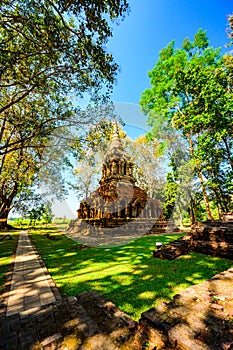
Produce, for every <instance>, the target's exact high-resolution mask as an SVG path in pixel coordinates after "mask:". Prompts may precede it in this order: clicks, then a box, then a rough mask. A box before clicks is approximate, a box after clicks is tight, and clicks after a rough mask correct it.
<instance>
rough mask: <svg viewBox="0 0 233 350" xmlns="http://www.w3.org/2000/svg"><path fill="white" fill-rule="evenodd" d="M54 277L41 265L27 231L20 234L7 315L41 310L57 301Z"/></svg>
mask: <svg viewBox="0 0 233 350" xmlns="http://www.w3.org/2000/svg"><path fill="white" fill-rule="evenodd" d="M51 284H52V279H51V277H50V276H49V274H48V272H47V270H46V269H45V268H44V267H42V266H41V264H40V262H39V257H38V255H37V254H36V253H35V251H34V249H33V247H32V244H31V241H30V239H29V237H28V234H27V232H25V231H24V232H21V233H20V234H19V241H18V247H17V252H16V258H15V265H14V271H13V276H12V281H11V289H10V291H9V293H8V295H6V297H7V298H8V303H7V316H10V315H14V314H17V313H24V314H26V313H27V314H28V313H30V312H33V311H35V310H39V309H40V307H41V306H42V305H47V304H50V303H53V302H55V300H56V299H55V296H54V294H53V291H52V289H51Z"/></svg>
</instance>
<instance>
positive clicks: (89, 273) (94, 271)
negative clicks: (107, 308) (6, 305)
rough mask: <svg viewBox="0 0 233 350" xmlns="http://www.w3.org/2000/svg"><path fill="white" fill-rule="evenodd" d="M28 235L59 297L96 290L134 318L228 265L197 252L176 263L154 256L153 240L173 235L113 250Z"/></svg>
mask: <svg viewBox="0 0 233 350" xmlns="http://www.w3.org/2000/svg"><path fill="white" fill-rule="evenodd" d="M30 235H31V238H32V240H33V242H34V244H35V245H36V247H37V249H38V250H39V253H40V254H41V257H42V259H43V260H44V262H45V264H46V266H47V268H48V269H49V272H50V274H51V275H52V277H53V279H54V281H55V283H56V284H57V286H58V288H59V290H60V292H61V294H62V296H63V297H66V296H71V295H73V296H75V295H77V294H79V293H81V292H83V291H86V290H90V289H94V290H95V291H97V292H98V293H100V294H102V295H103V296H104V297H105V298H106V299H108V300H111V301H112V302H113V303H115V304H116V305H117V306H118V307H119V308H121V309H122V310H123V311H125V312H126V313H128V314H129V315H130V316H131V317H132V318H134V319H135V320H137V319H139V317H140V315H141V313H142V312H143V311H146V310H147V309H149V308H151V307H153V306H156V305H158V304H160V303H161V302H162V301H165V302H168V301H170V300H171V299H172V296H173V295H174V294H176V293H178V292H180V291H182V290H184V289H186V288H187V287H189V286H191V285H192V284H197V283H201V282H203V281H204V280H206V279H208V278H210V277H212V276H214V275H215V274H216V273H219V272H221V271H223V270H226V269H228V268H229V267H230V266H231V265H232V261H230V260H227V259H220V258H217V257H211V256H205V255H202V254H196V253H191V254H188V255H185V256H183V257H180V258H178V259H176V260H175V261H166V260H160V259H155V258H153V257H152V252H153V250H154V247H155V242H156V241H162V242H163V243H168V242H169V241H171V240H174V239H177V238H178V237H180V235H177V234H175V235H174V234H171V235H161V236H144V237H141V238H139V239H137V240H135V241H133V242H131V243H129V244H127V245H123V246H117V247H112V248H93V247H92V248H85V247H83V246H80V245H79V244H78V243H77V242H75V241H72V240H71V239H69V238H67V237H66V236H65V235H64V234H62V233H61V232H57V231H55V230H52V229H50V230H44V231H41V230H32V231H31V232H30Z"/></svg>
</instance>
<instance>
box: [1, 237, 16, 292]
mask: <svg viewBox="0 0 233 350" xmlns="http://www.w3.org/2000/svg"><path fill="white" fill-rule="evenodd" d="M4 234H5V233H4V232H0V235H1V236H2V235H4ZM18 234H19V232H17V231H12V232H11V237H12V239H8V238H5V239H3V240H2V241H0V292H1V290H2V287H3V284H4V276H5V274H6V272H7V270H8V267H9V264H10V263H11V258H12V256H13V253H14V249H15V247H16V243H17V238H18Z"/></svg>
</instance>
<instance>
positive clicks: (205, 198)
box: [188, 134, 213, 220]
mask: <svg viewBox="0 0 233 350" xmlns="http://www.w3.org/2000/svg"><path fill="white" fill-rule="evenodd" d="M188 140H189V146H190V154H191V156H192V158H193V159H194V158H195V157H194V148H193V142H192V138H191V134H188ZM197 175H198V178H199V181H200V184H201V189H202V194H203V199H204V203H205V208H206V214H207V217H208V219H209V220H213V215H212V213H211V210H210V205H209V198H208V195H207V191H206V188H205V183H204V180H203V176H202V173H201V170H200V167H199V165H197Z"/></svg>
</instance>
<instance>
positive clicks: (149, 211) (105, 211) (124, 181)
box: [78, 124, 162, 226]
mask: <svg viewBox="0 0 233 350" xmlns="http://www.w3.org/2000/svg"><path fill="white" fill-rule="evenodd" d="M133 166H134V165H133V163H132V161H131V160H130V156H129V154H128V153H127V152H126V151H125V149H124V147H123V145H122V142H121V139H120V137H119V132H118V127H117V124H115V125H114V134H113V138H112V142H111V145H110V148H109V150H108V152H107V153H106V155H105V158H104V161H103V166H102V178H101V180H100V182H99V184H100V186H99V188H97V190H95V191H94V192H92V193H91V195H90V197H89V198H88V199H87V200H86V201H83V202H81V204H80V208H79V209H78V218H79V219H82V220H85V221H88V222H89V223H93V224H95V225H97V226H98V225H100V226H108V225H109V224H110V223H111V225H113V226H114V225H118V224H121V223H122V224H123V223H125V221H126V220H127V221H128V220H133V219H135V218H157V219H158V217H159V216H160V214H161V211H162V209H161V206H160V203H159V201H155V200H153V199H151V198H149V197H148V196H147V193H146V192H145V191H144V190H142V189H141V188H139V187H138V186H135V182H136V180H135V178H134V176H133Z"/></svg>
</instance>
